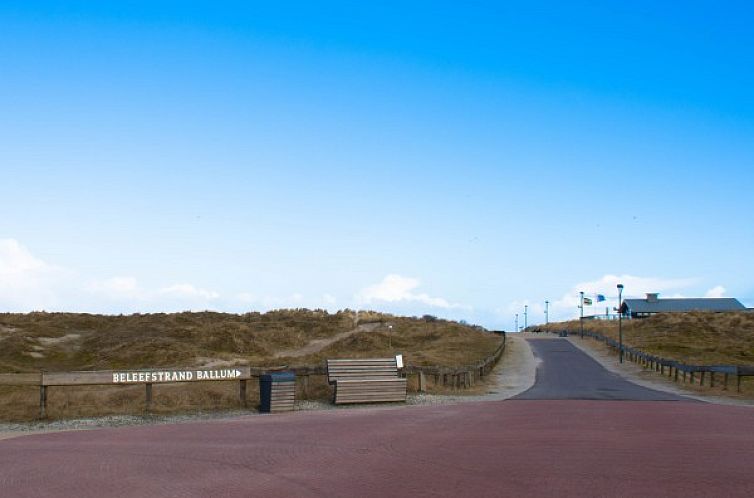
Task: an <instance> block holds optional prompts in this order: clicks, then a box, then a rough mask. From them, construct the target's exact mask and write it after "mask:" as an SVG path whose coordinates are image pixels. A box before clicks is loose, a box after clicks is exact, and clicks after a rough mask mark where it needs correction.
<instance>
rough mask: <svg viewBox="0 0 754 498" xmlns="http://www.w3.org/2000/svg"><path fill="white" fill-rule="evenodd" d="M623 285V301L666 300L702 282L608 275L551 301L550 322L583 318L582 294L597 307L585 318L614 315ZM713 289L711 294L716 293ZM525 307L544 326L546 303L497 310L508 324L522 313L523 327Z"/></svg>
mask: <svg viewBox="0 0 754 498" xmlns="http://www.w3.org/2000/svg"><path fill="white" fill-rule="evenodd" d="M619 283H620V284H623V286H624V289H623V298H624V299H625V298H627V297H644V295H645V294H646V293H649V292H659V293H666V294H667V295H666V297H683V294H682V292H681V291H683V290H688V289H689V288H691V287H693V286H694V285H695V284H697V283H698V280H697V279H694V278H672V279H669V278H661V277H639V276H635V275H604V276H603V277H601V278H599V279H597V280H592V281H586V282H580V283H578V284H576V285H574V286H573V287H572V288H571V289H569V290H568V292H566V293H565V294H563V295H562V296H561V297H560V298H559V299H551V300H549V301H550V304H549V318H550V321H561V320H571V319H574V318H577V317H578V316H579V309H578V305H579V302H580V295H579V292H582V291H583V292H584V296H585V297H591V298H592V299H593V304H592V305H591V306H590V305H585V306H584V315H587V316H588V315H602V314H604V313H605V311H606V310H607V311H609V312H610V313H613V312H614V311H613V308H615V307H617V306H618V289H617V285H618V284H619ZM716 289H717V288H715V289H711V290H710V291H713V290H716ZM599 294H602V295H603V296H605V301H601V302H597V299H596V297H597V295H599ZM524 305H528V306H529V320H528V323H529V324H530V325H531V324H535V323H544V321H545V315H544V300H542V302H530V301H528V300H520V301H512V302H511V303H510V304H509V305H508V306H506V307H504V308H500V309H497V310H496V312H497V314H498V315H499V316H501V317H505V318H506V321H508V320H510V321H512V320H513V317H514V315H515V314H516V313H518V314H519V324H520V325H523V313H524Z"/></svg>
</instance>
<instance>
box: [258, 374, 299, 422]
mask: <svg viewBox="0 0 754 498" xmlns="http://www.w3.org/2000/svg"><path fill="white" fill-rule="evenodd" d="M295 399H296V374H295V373H293V372H275V373H269V374H264V375H260V376H259V411H260V412H262V413H272V412H286V411H291V410H293V403H294V401H295Z"/></svg>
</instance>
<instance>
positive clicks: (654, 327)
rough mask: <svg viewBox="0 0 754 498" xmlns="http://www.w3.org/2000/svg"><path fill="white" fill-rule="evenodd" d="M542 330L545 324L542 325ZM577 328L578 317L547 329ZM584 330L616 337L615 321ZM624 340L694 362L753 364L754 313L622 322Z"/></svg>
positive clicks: (586, 323) (700, 314)
mask: <svg viewBox="0 0 754 498" xmlns="http://www.w3.org/2000/svg"><path fill="white" fill-rule="evenodd" d="M542 328H543V329H544V328H545V327H542ZM563 328H567V329H568V330H569V331H570V332H571V333H577V332H578V330H579V322H578V320H575V321H571V322H565V323H553V324H550V325H549V329H550V330H554V331H557V330H561V329H563ZM584 329H585V330H592V331H595V332H601V333H602V334H605V335H607V336H609V337H612V338H615V339H617V338H618V322H617V321H602V320H594V321H592V320H585V321H584ZM623 341H624V343H625V344H626V345H628V346H633V347H636V348H638V349H640V350H642V351H645V352H647V353H651V354H654V355H657V356H660V357H663V358H668V359H673V360H677V361H682V362H684V363H688V364H694V365H708V364H727V365H754V313H750V312H731V313H704V312H694V313H666V314H659V315H656V316H653V317H651V318H647V319H642V320H624V321H623Z"/></svg>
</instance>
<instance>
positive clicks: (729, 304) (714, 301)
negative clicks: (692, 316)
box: [620, 293, 746, 318]
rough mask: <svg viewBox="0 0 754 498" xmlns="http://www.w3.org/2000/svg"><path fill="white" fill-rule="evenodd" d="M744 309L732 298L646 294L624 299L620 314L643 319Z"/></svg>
mask: <svg viewBox="0 0 754 498" xmlns="http://www.w3.org/2000/svg"><path fill="white" fill-rule="evenodd" d="M745 309H746V307H745V306H744V305H743V304H741V303H740V302H739V301H738V299H735V298H732V297H703V298H696V297H695V298H673V299H660V298H659V297H658V294H656V293H655V294H647V297H646V299H624V300H623V304H622V305H621V308H620V312H621V313H622V314H623V316H627V317H631V318H645V317H648V316H652V315H654V314H655V313H688V312H690V311H711V312H718V313H720V312H724V311H744V310H745Z"/></svg>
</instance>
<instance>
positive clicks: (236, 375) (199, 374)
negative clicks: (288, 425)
mask: <svg viewBox="0 0 754 498" xmlns="http://www.w3.org/2000/svg"><path fill="white" fill-rule="evenodd" d="M250 378H251V367H249V366H241V367H227V368H165V369H149V370H98V371H81V372H44V373H43V374H42V385H44V386H77V385H78V386H84V385H103V384H120V385H122V384H162V383H166V382H204V381H210V380H248V379H250Z"/></svg>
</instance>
